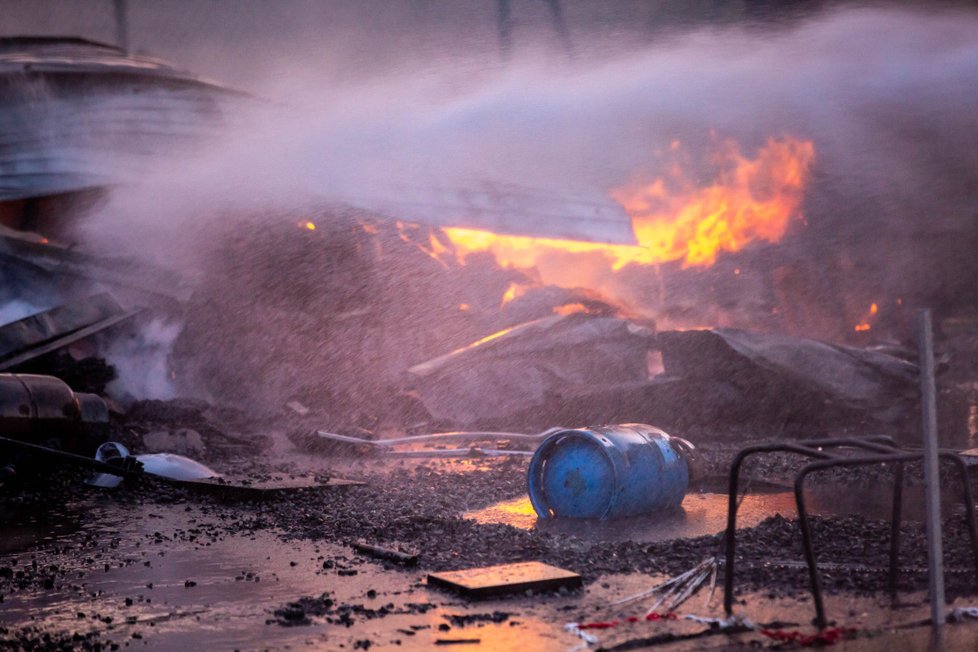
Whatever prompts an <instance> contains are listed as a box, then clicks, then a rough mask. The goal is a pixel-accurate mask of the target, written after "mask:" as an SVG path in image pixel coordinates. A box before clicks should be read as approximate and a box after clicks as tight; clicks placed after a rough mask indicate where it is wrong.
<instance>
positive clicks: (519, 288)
mask: <svg viewBox="0 0 978 652" xmlns="http://www.w3.org/2000/svg"><path fill="white" fill-rule="evenodd" d="M526 290H527V287H526V286H525V285H520V284H519V283H510V284H509V287H508V288H507V289H506V292H504V293H503V299H502V301H501V302H500V304H499V307H500V308H502V307H503V306H505V305H506V304H507V303H509V302H510V301H512V300H513V299H518V298H519V297H521V296H523V295H524V294H526Z"/></svg>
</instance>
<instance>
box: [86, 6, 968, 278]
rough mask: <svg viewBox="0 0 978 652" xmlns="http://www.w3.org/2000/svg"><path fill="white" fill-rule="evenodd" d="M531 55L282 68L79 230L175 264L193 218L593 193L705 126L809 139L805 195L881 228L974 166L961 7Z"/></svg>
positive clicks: (750, 138)
mask: <svg viewBox="0 0 978 652" xmlns="http://www.w3.org/2000/svg"><path fill="white" fill-rule="evenodd" d="M542 61H543V59H541V60H535V59H533V58H532V57H525V58H523V59H518V60H515V61H513V62H512V63H511V65H509V66H508V67H505V68H497V67H490V68H488V69H486V70H483V71H482V72H481V74H479V75H471V76H470V78H469V79H468V80H465V81H460V80H459V78H458V74H457V71H453V70H452V68H451V67H444V66H443V67H441V68H425V69H421V70H419V71H418V72H417V74H415V75H410V74H405V73H404V71H403V70H402V69H398V72H397V75H395V76H391V77H386V78H378V77H372V78H370V79H368V80H366V81H365V82H364V81H361V82H360V83H350V84H348V85H347V86H339V87H330V88H322V87H321V86H319V85H318V84H316V83H312V82H309V83H306V82H305V81H304V79H306V80H308V79H309V78H305V77H304V76H303V74H302V73H300V72H296V71H294V70H292V69H290V68H289V67H288V64H283V68H282V70H280V71H279V72H278V74H276V75H273V78H272V80H270V82H269V84H268V85H267V87H268V88H269V89H277V90H278V91H279V92H283V96H273V97H272V99H273V100H274V101H275V103H274V104H272V105H268V104H264V103H257V104H259V106H257V107H256V106H255V104H252V105H251V106H250V108H244V107H242V108H241V109H240V111H235V112H232V114H231V115H230V116H229V132H228V134H227V137H226V138H223V139H221V140H220V141H219V142H218V143H209V144H208V145H207V146H206V147H205V148H203V149H202V150H200V151H197V152H192V153H187V152H183V153H181V154H180V156H179V157H172V158H164V159H160V160H158V161H157V162H156V165H155V167H154V169H153V170H152V172H150V173H149V174H144V175H141V176H140V178H139V179H137V180H134V181H133V182H132V183H129V184H127V185H124V186H121V187H119V188H118V189H117V190H116V191H115V192H114V193H113V196H112V200H111V202H110V204H109V205H108V206H106V207H104V208H103V209H102V210H100V211H99V215H98V216H96V217H97V219H93V220H91V221H90V222H89V231H88V235H89V237H90V238H91V239H92V240H93V241H96V242H102V243H103V244H105V245H107V246H108V245H111V246H113V247H117V246H122V247H125V248H128V249H135V250H136V251H137V252H138V253H141V254H147V253H154V254H155V257H156V259H157V260H160V261H161V262H167V261H169V262H171V263H174V262H175V263H178V264H185V262H186V261H185V260H184V259H185V255H184V254H186V253H187V252H188V250H192V249H196V248H199V245H200V244H201V243H200V242H195V240H196V239H197V230H196V225H199V224H200V223H201V221H207V220H209V219H214V218H218V217H219V218H220V219H222V220H226V219H229V217H230V218H232V222H231V223H230V224H229V228H233V216H234V215H235V214H242V213H249V214H254V213H255V212H262V211H264V210H268V209H272V210H275V211H277V212H280V213H281V211H283V210H289V209H293V210H295V209H299V208H301V207H303V206H307V205H309V203H310V202H315V201H323V200H326V201H329V200H337V201H338V200H347V199H350V198H356V199H357V200H358V201H359V202H360V203H361V204H366V206H365V207H366V208H372V206H371V205H370V204H371V198H372V197H389V196H390V195H392V194H397V193H398V192H402V191H403V189H404V188H410V189H419V188H420V189H424V188H427V187H437V188H458V189H463V188H467V187H471V185H472V183H473V180H480V181H481V180H491V181H494V182H499V183H511V184H520V185H530V186H534V187H539V188H542V189H544V190H545V191H546V192H549V193H552V194H553V195H554V196H555V197H559V196H561V195H562V194H570V195H573V196H582V195H585V196H606V193H607V191H608V190H609V189H610V188H612V187H615V186H617V185H621V184H623V183H625V182H627V181H628V180H630V179H631V178H633V177H634V175H635V174H636V173H637V172H641V171H646V172H648V173H651V174H654V173H656V171H657V169H659V166H661V165H663V159H662V154H663V152H664V151H665V150H666V149H667V145H668V143H670V142H671V141H673V140H675V139H681V140H683V141H684V142H686V143H687V144H688V145H689V146H691V147H697V146H698V147H699V148H700V149H704V148H705V147H707V146H708V142H709V139H710V138H711V134H712V133H714V132H715V133H719V134H720V135H722V136H724V137H727V136H729V137H733V138H736V139H737V140H739V141H740V142H741V143H742V144H743V145H744V147H745V149H746V150H747V151H751V150H752V149H754V148H756V147H758V146H760V145H761V144H762V143H763V141H764V139H765V138H767V137H769V136H779V135H782V134H789V135H792V136H796V137H800V138H807V139H812V140H813V141H814V142H815V148H816V152H817V157H818V161H819V164H818V165H819V168H818V169H819V173H820V174H821V175H822V178H821V181H820V183H821V184H823V185H831V186H832V188H833V193H835V195H836V196H838V195H842V196H848V197H849V198H853V197H858V198H860V200H864V201H868V202H870V203H873V202H876V203H877V204H885V205H886V206H887V207H889V209H890V210H892V211H894V213H895V215H894V217H895V218H908V219H915V217H916V215H919V214H920V212H921V210H922V209H923V208H924V205H925V204H930V205H929V206H928V209H929V210H930V212H931V214H933V212H934V206H933V205H932V203H933V199H934V197H933V194H932V193H927V194H922V193H921V192H920V191H921V189H922V188H927V187H933V184H935V183H937V184H938V185H939V186H940V187H941V190H942V195H943V197H942V199H941V200H942V201H943V202H945V203H944V204H943V205H941V206H939V207H938V209H937V210H938V211H939V212H947V213H953V212H954V211H957V210H959V209H960V207H961V205H962V199H964V198H970V194H968V193H967V192H966V191H964V190H962V187H961V184H960V183H959V180H957V179H951V180H948V179H947V178H946V175H945V173H946V172H947V171H948V170H949V169H950V170H957V171H961V170H969V169H970V170H973V169H974V164H975V163H976V159H978V154H976V152H978V112H976V111H974V107H975V106H978V16H976V15H975V14H974V12H965V11H952V10H947V11H932V12H928V13H921V12H913V11H908V10H902V9H860V10H853V9H845V10H838V11H835V12H833V13H827V14H821V15H819V16H817V17H816V18H813V19H810V20H807V21H803V22H799V23H797V24H796V25H795V26H794V27H792V28H790V29H782V30H779V31H758V30H755V29H746V28H741V27H727V28H724V29H719V28H712V29H703V30H701V31H696V32H691V33H688V34H685V35H681V36H676V37H674V38H671V39H668V40H664V41H663V42H662V43H661V44H653V45H650V46H647V47H645V48H644V49H640V50H632V51H630V52H628V53H627V54H622V55H618V56H617V57H616V58H614V59H613V60H609V59H607V58H606V57H603V58H599V57H597V56H595V57H588V56H587V55H586V53H585V54H583V55H581V56H578V57H577V58H576V60H575V63H574V64H572V65H571V64H563V65H554V64H553V63H552V62H550V63H544V62H542ZM296 68H298V66H296ZM463 68H464V69H466V70H467V69H468V68H467V67H465V66H463ZM285 89H287V90H288V92H287V93H285V92H284V90H285ZM962 193H964V195H965V196H963V195H962ZM378 203H380V202H378ZM464 217H465V216H462V215H460V216H459V218H460V221H463V222H464ZM113 234H114V235H113ZM211 244H213V243H211ZM174 257H176V260H174Z"/></svg>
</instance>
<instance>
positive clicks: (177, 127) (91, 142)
mask: <svg viewBox="0 0 978 652" xmlns="http://www.w3.org/2000/svg"><path fill="white" fill-rule="evenodd" d="M233 94H235V93H234V92H233V91H231V90H229V89H226V88H224V87H222V86H220V85H218V84H215V83H213V82H209V81H206V80H203V79H200V78H198V77H195V76H193V75H190V74H189V73H186V72H182V71H179V70H177V69H175V68H173V67H171V66H169V65H168V64H166V63H164V62H162V61H159V60H157V59H152V58H149V57H142V56H133V55H128V54H126V53H125V52H123V51H122V50H120V49H118V48H116V47H113V46H111V45H105V44H102V43H95V42H92V41H86V40H84V39H78V38H45V37H25V38H5V39H0V201H9V200H15V199H24V198H29V197H39V196H44V195H51V194H56V193H62V192H69V191H74V190H82V189H85V188H91V187H94V186H102V185H109V184H113V183H118V182H120V181H125V180H126V179H128V178H131V177H132V175H133V174H134V173H137V172H138V170H139V169H140V168H141V162H143V161H145V160H146V159H147V158H148V157H150V156H153V155H154V154H157V153H159V152H160V151H161V150H165V149H169V148H173V147H175V146H178V145H181V144H187V143H192V142H196V141H198V140H199V139H201V138H207V137H208V135H210V134H212V133H213V132H214V130H215V129H216V128H217V126H218V125H219V124H220V120H221V117H220V116H221V111H220V101H221V100H222V99H223V98H228V97H230V96H232V95H233Z"/></svg>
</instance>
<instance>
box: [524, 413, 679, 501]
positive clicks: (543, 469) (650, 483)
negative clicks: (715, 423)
mask: <svg viewBox="0 0 978 652" xmlns="http://www.w3.org/2000/svg"><path fill="white" fill-rule="evenodd" d="M692 450H693V446H692V444H690V443H689V442H687V441H686V440H684V439H679V438H678V437H670V436H669V435H667V434H666V433H664V432H663V431H661V430H659V429H658V428H655V427H653V426H647V425H643V424H636V423H632V424H625V425H613V426H598V427H592V428H586V429H580V430H561V431H558V432H556V433H554V434H553V435H551V436H550V437H548V438H547V439H546V440H544V442H543V444H541V445H540V447H539V448H538V449H537V451H536V453H534V455H533V459H532V460H531V461H530V470H529V493H530V501H531V502H532V503H533V508H534V509H535V510H536V512H537V514H538V515H539V516H540V518H621V517H625V516H637V515H639V514H647V513H649V512H656V511H661V510H667V509H674V508H676V507H678V506H679V505H680V503H682V502H683V498H684V497H685V495H686V489H687V488H688V486H689V465H688V461H687V459H686V457H687V455H688V454H689V453H690V452H691V451H692Z"/></svg>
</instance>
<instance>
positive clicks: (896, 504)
mask: <svg viewBox="0 0 978 652" xmlns="http://www.w3.org/2000/svg"><path fill="white" fill-rule="evenodd" d="M902 511H903V463H902V462H900V463H898V464H896V465H894V469H893V511H892V515H891V517H890V576H889V579H888V580H887V582H888V584H889V589H890V598H891V600H896V591H897V565H898V563H899V560H900V523H901V521H902V520H903V514H902Z"/></svg>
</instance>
